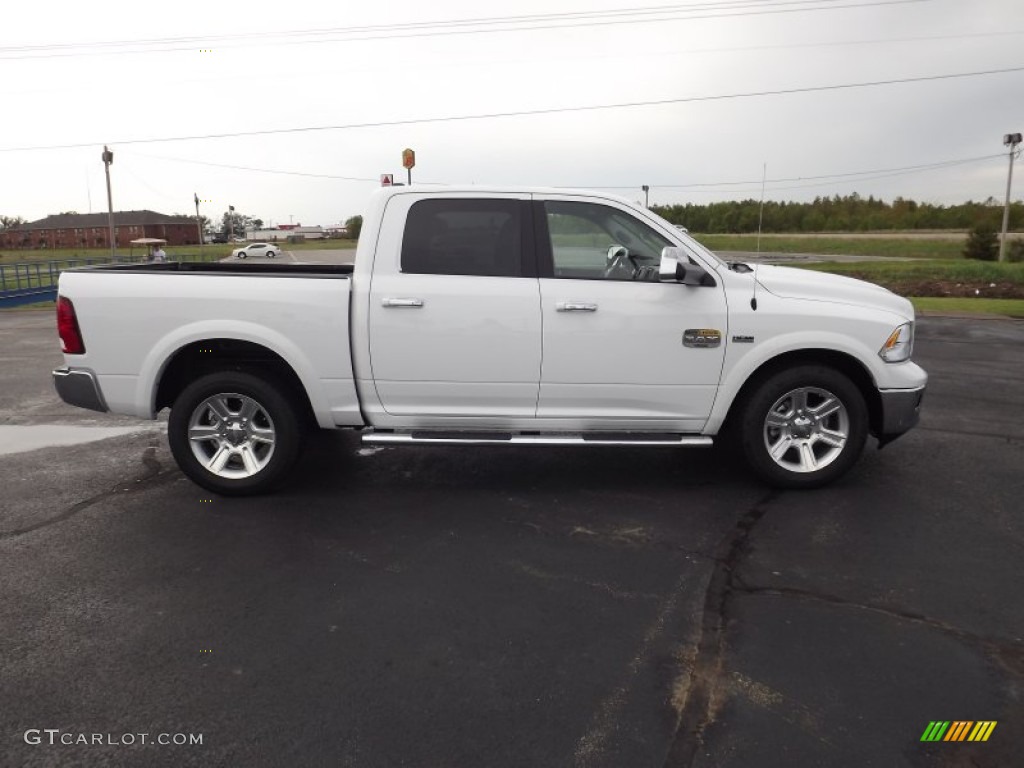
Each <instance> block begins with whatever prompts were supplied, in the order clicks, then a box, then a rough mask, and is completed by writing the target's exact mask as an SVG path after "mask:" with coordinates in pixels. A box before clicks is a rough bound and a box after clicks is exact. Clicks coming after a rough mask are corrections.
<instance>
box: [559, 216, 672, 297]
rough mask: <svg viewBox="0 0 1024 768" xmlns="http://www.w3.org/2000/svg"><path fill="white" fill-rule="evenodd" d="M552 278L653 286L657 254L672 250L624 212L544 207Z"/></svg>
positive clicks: (659, 255) (665, 240) (661, 239)
mask: <svg viewBox="0 0 1024 768" xmlns="http://www.w3.org/2000/svg"><path fill="white" fill-rule="evenodd" d="M544 208H545V210H546V212H547V221H548V232H549V233H550V235H551V255H552V259H553V261H554V276H555V277H575V278H590V279H595V278H596V279H604V280H649V281H652V282H653V281H657V279H658V266H659V264H660V263H661V250H662V248H665V247H666V246H670V245H672V243H670V242H669V241H668V240H667V239H665V238H664V237H662V236H661V235H659V234H658V233H657V232H655V231H654V230H653V229H651V228H650V227H649V226H647V225H646V224H644V223H643V222H641V221H638V220H637V219H635V218H633V217H632V216H630V215H629V214H628V213H625V212H623V211H620V210H618V209H616V208H612V207H611V206H607V205H598V204H595V203H575V202H560V201H554V200H549V201H547V202H545V203H544Z"/></svg>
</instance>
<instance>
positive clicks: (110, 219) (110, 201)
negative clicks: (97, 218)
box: [103, 144, 117, 261]
mask: <svg viewBox="0 0 1024 768" xmlns="http://www.w3.org/2000/svg"><path fill="white" fill-rule="evenodd" d="M113 162H114V153H113V152H111V151H110V149H108V148H107V145H106V144H104V145H103V170H104V171H105V172H106V174H107V226H108V228H109V229H110V260H111V261H117V241H116V240H115V239H114V198H113V196H112V195H111V194H110V164H111V163H113Z"/></svg>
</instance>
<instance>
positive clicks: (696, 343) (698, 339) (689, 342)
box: [683, 328, 722, 347]
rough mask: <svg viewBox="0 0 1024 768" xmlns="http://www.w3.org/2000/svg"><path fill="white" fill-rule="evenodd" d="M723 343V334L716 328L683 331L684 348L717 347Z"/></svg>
mask: <svg viewBox="0 0 1024 768" xmlns="http://www.w3.org/2000/svg"><path fill="white" fill-rule="evenodd" d="M721 343H722V332H721V331H718V330H715V329H714V328H687V329H686V330H685V331H683V346H684V347H717V346H719V345H721Z"/></svg>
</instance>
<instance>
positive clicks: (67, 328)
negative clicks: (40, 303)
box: [57, 296, 85, 355]
mask: <svg viewBox="0 0 1024 768" xmlns="http://www.w3.org/2000/svg"><path fill="white" fill-rule="evenodd" d="M57 333H59V334H60V346H61V351H62V352H63V353H64V354H66V355H84V354H85V342H84V341H82V331H81V330H80V329H79V328H78V318H77V317H76V316H75V305H74V304H72V303H71V299H68V298H65V297H63V296H58V297H57Z"/></svg>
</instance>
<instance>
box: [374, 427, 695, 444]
mask: <svg viewBox="0 0 1024 768" xmlns="http://www.w3.org/2000/svg"><path fill="white" fill-rule="evenodd" d="M363 442H364V443H376V444H390V445H394V444H396V443H397V444H419V445H633V446H648V447H660V448H664V447H677V448H681V447H691V446H710V445H712V444H713V441H712V440H711V438H710V437H706V436H704V435H676V434H671V435H670V434H666V433H664V432H659V433H656V434H650V435H645V434H644V433H643V432H629V433H623V435H622V436H619V437H615V436H613V435H612V434H610V433H608V432H595V433H587V432H582V433H578V434H564V433H559V434H551V435H545V434H529V435H523V434H516V433H512V432H441V431H437V432H434V431H429V430H416V431H413V432H368V433H367V434H364V435H363Z"/></svg>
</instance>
